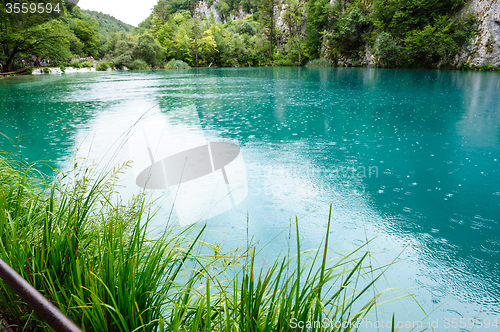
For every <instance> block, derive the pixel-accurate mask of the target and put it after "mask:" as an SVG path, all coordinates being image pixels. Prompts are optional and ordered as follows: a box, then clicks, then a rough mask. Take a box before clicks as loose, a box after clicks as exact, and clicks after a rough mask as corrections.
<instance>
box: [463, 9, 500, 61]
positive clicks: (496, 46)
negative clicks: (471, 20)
mask: <svg viewBox="0 0 500 332" xmlns="http://www.w3.org/2000/svg"><path fill="white" fill-rule="evenodd" d="M464 12H471V13H474V14H475V15H476V16H477V18H478V23H479V26H478V32H477V34H476V37H475V38H474V39H473V41H472V42H471V44H470V45H469V46H468V47H467V48H465V49H464V50H463V51H462V52H461V53H460V54H459V55H458V56H457V59H456V60H457V62H459V63H463V62H467V63H471V64H474V65H478V66H482V65H494V66H499V65H500V1H499V0H471V1H469V2H468V4H467V7H466V8H465V10H464Z"/></svg>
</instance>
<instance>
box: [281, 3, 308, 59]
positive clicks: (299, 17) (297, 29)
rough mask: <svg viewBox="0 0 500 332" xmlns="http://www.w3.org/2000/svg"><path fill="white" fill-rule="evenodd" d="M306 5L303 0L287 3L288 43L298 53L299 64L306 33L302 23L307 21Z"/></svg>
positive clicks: (285, 15) (285, 16)
mask: <svg viewBox="0 0 500 332" xmlns="http://www.w3.org/2000/svg"><path fill="white" fill-rule="evenodd" d="M305 15H306V13H305V5H304V2H303V1H302V0H289V1H288V3H287V4H286V9H285V14H284V19H285V23H286V26H287V28H288V36H289V39H288V43H289V44H291V45H292V46H293V47H294V48H295V49H296V51H297V53H298V57H299V58H298V65H299V66H300V64H301V63H302V41H303V39H304V34H303V31H302V25H303V24H304V21H305V17H306V16H305Z"/></svg>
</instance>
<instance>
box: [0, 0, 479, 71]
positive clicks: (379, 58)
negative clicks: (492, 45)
mask: <svg viewBox="0 0 500 332" xmlns="http://www.w3.org/2000/svg"><path fill="white" fill-rule="evenodd" d="M464 4H465V0H443V1H434V0H372V1H367V0H336V1H332V2H331V1H330V0H308V1H306V0H215V1H208V2H203V3H202V2H198V1H196V0H158V2H157V4H156V5H155V6H154V8H153V9H152V12H151V15H150V16H149V17H148V18H147V19H146V20H145V21H144V22H142V23H141V24H139V27H138V28H134V29H132V28H131V26H129V25H127V24H124V23H122V22H120V21H118V20H116V19H114V18H113V17H110V16H108V15H104V14H102V13H96V12H88V13H85V12H83V11H81V10H80V9H79V8H78V7H75V8H72V9H71V10H67V13H66V14H65V15H64V16H63V17H61V18H58V19H57V20H53V21H51V22H48V23H46V24H44V25H43V26H38V27H35V28H33V30H32V31H29V32H20V31H15V32H13V34H14V35H15V36H12V34H7V36H8V38H4V37H3V38H2V39H1V40H0V42H1V43H2V46H3V48H2V51H1V52H3V54H1V56H2V58H3V62H4V64H6V62H9V61H10V63H12V62H13V59H15V57H16V54H17V57H23V56H26V55H31V54H34V55H37V56H44V57H50V58H51V59H53V60H56V61H63V60H65V59H66V60H67V59H69V58H71V57H79V56H94V57H98V58H101V59H103V60H104V61H105V62H107V63H111V64H112V65H113V66H114V67H115V68H122V67H129V68H136V69H149V68H164V67H165V65H166V64H167V63H168V62H169V61H170V60H172V59H177V60H181V61H183V62H185V63H186V64H187V65H188V66H191V67H197V66H233V67H236V66H263V65H304V64H306V63H307V62H308V61H311V60H315V59H320V58H323V59H326V60H328V61H330V62H329V63H331V64H333V65H342V64H348V65H355V66H356V65H363V61H364V60H366V55H367V54H369V53H368V52H370V53H371V54H373V55H374V56H375V61H376V64H377V65H378V66H383V67H404V68H432V67H437V66H446V67H456V66H458V65H459V63H457V61H456V59H455V58H456V55H457V54H458V53H459V52H460V50H462V49H463V48H464V46H466V45H467V43H468V42H469V41H470V40H471V37H472V36H473V35H474V33H475V31H476V30H477V23H476V21H475V18H474V17H473V16H472V15H465V14H464V11H463V7H464ZM207 5H208V8H207V7H206V6H207ZM202 6H203V7H202ZM210 6H212V7H211V8H212V9H215V11H213V10H211V9H210ZM207 9H208V11H207ZM206 13H209V14H206ZM207 15H208V16H207ZM36 29H38V30H36ZM24 34H28V35H29V36H33V37H29V38H28V39H32V40H33V41H35V40H36V43H35V42H34V43H32V45H31V46H29V47H17V46H16V45H15V43H16V42H17V41H18V40H20V39H22V36H23V35H24ZM42 34H43V36H42ZM16 47H17V48H16ZM13 50H16V51H13ZM14 53H15V54H14ZM7 58H10V60H8V61H7V60H5V59H7ZM9 66H10V64H9V63H7V67H9ZM4 67H6V66H4Z"/></svg>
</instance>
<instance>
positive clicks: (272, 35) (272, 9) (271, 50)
mask: <svg viewBox="0 0 500 332" xmlns="http://www.w3.org/2000/svg"><path fill="white" fill-rule="evenodd" d="M273 27H274V0H271V36H270V41H271V43H270V44H271V46H270V49H269V58H271V60H272V59H273V38H274V32H273Z"/></svg>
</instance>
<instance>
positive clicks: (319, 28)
mask: <svg viewBox="0 0 500 332" xmlns="http://www.w3.org/2000/svg"><path fill="white" fill-rule="evenodd" d="M306 9H307V26H306V43H307V48H308V50H309V55H310V57H311V58H313V59H316V58H319V56H320V54H321V44H322V33H323V32H324V31H325V30H326V29H327V27H328V15H329V11H330V1H329V0H309V1H308V2H307V6H306Z"/></svg>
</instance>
